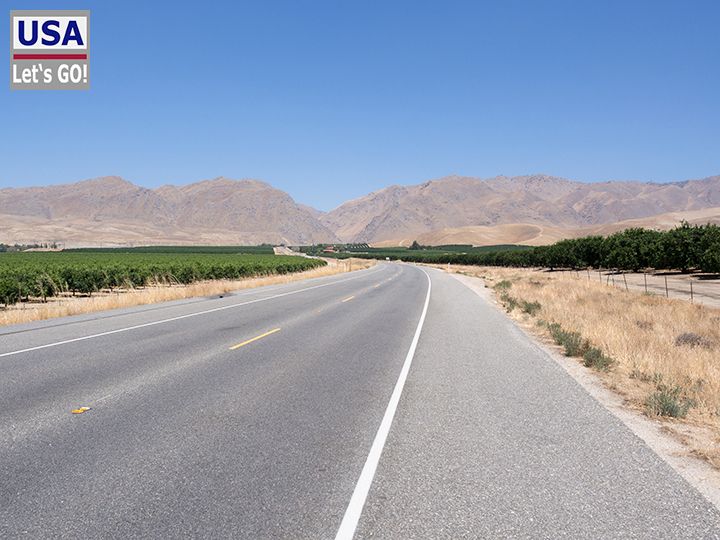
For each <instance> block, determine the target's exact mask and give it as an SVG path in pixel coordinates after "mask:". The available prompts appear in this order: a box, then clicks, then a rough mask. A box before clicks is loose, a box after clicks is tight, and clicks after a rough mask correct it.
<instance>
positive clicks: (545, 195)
mask: <svg viewBox="0 0 720 540" xmlns="http://www.w3.org/2000/svg"><path fill="white" fill-rule="evenodd" d="M713 207H720V176H714V177H710V178H706V179H703V180H689V181H684V182H675V183H667V184H656V183H649V182H601V183H584V182H574V181H571V180H566V179H563V178H557V177H553V176H544V175H533V176H519V177H514V178H508V177H504V176H498V177H495V178H490V179H487V180H481V179H478V178H469V177H462V176H449V177H446V178H441V179H439V180H433V181H429V182H425V183H423V184H419V185H415V186H390V187H388V188H385V189H382V190H380V191H376V192H374V193H370V194H369V195H366V196H365V197H361V198H359V199H355V200H352V201H349V202H346V203H344V204H342V205H340V206H339V207H338V208H336V209H334V210H332V211H330V212H328V213H326V214H324V215H323V216H321V217H320V221H321V222H322V223H323V224H324V225H325V226H326V227H328V228H329V229H331V230H333V231H334V232H335V233H336V234H337V235H338V237H340V239H341V240H343V241H347V242H372V243H378V242H383V243H391V242H393V241H399V240H403V239H407V238H415V237H420V236H421V235H426V234H429V233H438V232H440V231H443V230H453V229H461V228H465V227H486V228H488V227H494V226H499V225H517V226H524V227H527V226H530V227H537V226H545V227H558V228H561V229H578V228H585V227H590V226H593V225H601V224H610V223H617V222H620V221H624V220H630V219H638V218H646V217H650V216H655V215H659V214H666V213H670V212H687V211H695V210H702V209H706V208H713ZM495 236H496V237H498V238H499V237H502V236H503V234H499V235H495ZM511 236H512V235H511Z"/></svg>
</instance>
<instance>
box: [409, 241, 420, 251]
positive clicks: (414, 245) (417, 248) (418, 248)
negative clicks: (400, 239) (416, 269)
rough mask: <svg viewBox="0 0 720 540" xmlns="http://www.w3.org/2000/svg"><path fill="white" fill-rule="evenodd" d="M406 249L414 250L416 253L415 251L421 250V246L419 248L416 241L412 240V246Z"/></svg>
mask: <svg viewBox="0 0 720 540" xmlns="http://www.w3.org/2000/svg"><path fill="white" fill-rule="evenodd" d="M408 249H412V250H414V251H417V250H420V249H422V246H421V245H420V244H418V241H417V240H413V243H412V245H411V246H410V247H409V248H408Z"/></svg>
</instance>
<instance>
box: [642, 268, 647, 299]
mask: <svg viewBox="0 0 720 540" xmlns="http://www.w3.org/2000/svg"><path fill="white" fill-rule="evenodd" d="M643 278H644V279H645V294H647V272H643Z"/></svg>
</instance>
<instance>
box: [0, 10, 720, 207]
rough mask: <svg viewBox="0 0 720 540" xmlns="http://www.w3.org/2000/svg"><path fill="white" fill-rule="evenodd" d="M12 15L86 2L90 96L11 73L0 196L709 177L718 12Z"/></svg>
mask: <svg viewBox="0 0 720 540" xmlns="http://www.w3.org/2000/svg"><path fill="white" fill-rule="evenodd" d="M5 5H6V8H7V9H6V10H5V17H9V11H10V9H90V10H91V85H92V89H91V90H90V91H89V92H80V91H74V92H73V91H70V92H59V91H42V92H31V91H14V92H11V91H10V90H9V84H8V79H6V81H5V83H4V84H3V85H2V90H1V91H0V107H1V110H2V130H1V131H0V187H7V186H24V185H38V184H49V183H62V182H69V181H76V180H81V179H85V178H91V177H96V176H103V175H111V174H115V175H120V176H123V177H125V178H127V179H128V180H131V181H133V182H135V183H137V184H140V185H143V186H147V187H154V186H158V185H161V184H164V183H175V184H184V183H190V182H194V181H197V180H201V179H206V178H212V177H215V176H221V175H222V176H227V177H230V178H258V179H263V180H266V181H268V182H270V183H271V184H273V185H274V186H276V187H278V188H280V189H284V190H286V191H288V192H289V193H290V194H291V195H292V196H293V197H294V198H295V199H296V200H298V201H299V202H303V203H307V204H311V205H314V206H316V207H319V208H321V209H330V208H332V207H333V206H335V205H337V204H339V203H340V202H342V201H344V200H346V199H349V198H353V197H357V196H360V195H363V194H365V193H367V192H369V191H372V190H375V189H379V188H381V187H384V186H386V185H389V184H391V183H418V182H421V181H424V180H427V179H431V178H437V177H440V176H444V175H447V174H463V175H471V176H480V177H488V176H494V175H497V174H506V175H519V174H527V173H537V172H543V173H548V174H554V175H559V176H565V177H569V178H574V179H578V180H587V181H594V180H606V179H637V180H655V181H669V180H682V179H687V178H700V177H705V176H710V175H713V174H720V39H719V37H718V32H719V31H720V2H718V1H717V0H710V1H697V0H692V1H682V0H677V1H661V0H660V1H659V0H652V1H639V0H622V1H605V0H603V1H595V0H592V1H591V0H587V1H583V0H567V1H552V0H549V1H540V0H527V1H524V2H520V1H508V0H497V1H494V2H481V1H468V2H453V1H440V0H438V1H436V2H424V1H419V0H412V1H407V2H405V1H391V0H385V1H358V0H355V1H347V2H343V1H328V2H310V1H299V0H295V1H256V2H252V3H250V2H242V1H232V2H159V1H152V2H150V1H144V2H132V1H123V2H110V1H103V2H94V1H88V0H85V1H83V2H80V3H78V2H70V3H68V2H67V1H64V2H47V1H41V0H35V1H32V2H28V1H25V0H15V1H13V2H12V4H9V3H5ZM8 28H9V24H8V21H7V19H6V22H5V23H3V24H0V43H4V44H7V43H8V42H9V36H8V35H7V32H8ZM5 46H7V45H5ZM7 54H8V55H9V51H7ZM6 58H7V57H6ZM6 66H7V64H6ZM6 69H7V68H6ZM8 71H9V70H8ZM6 72H7V71H6Z"/></svg>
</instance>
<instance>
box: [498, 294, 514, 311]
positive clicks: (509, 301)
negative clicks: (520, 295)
mask: <svg viewBox="0 0 720 540" xmlns="http://www.w3.org/2000/svg"><path fill="white" fill-rule="evenodd" d="M500 300H501V301H502V303H503V304H504V305H505V308H506V309H507V312H508V313H510V312H511V311H512V310H514V309H515V308H516V307H517V306H518V303H517V300H515V299H514V298H513V297H512V296H510V295H509V294H508V293H506V292H504V293H502V294H501V295H500Z"/></svg>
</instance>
